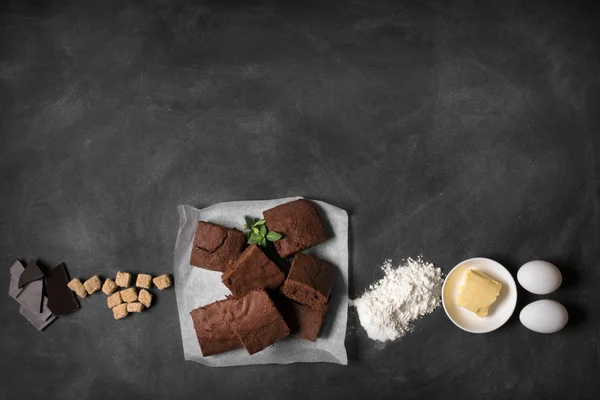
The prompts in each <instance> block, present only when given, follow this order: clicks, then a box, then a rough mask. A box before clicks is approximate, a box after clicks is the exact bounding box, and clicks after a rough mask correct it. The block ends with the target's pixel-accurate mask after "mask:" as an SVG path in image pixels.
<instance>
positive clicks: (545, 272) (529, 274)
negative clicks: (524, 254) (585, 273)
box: [517, 260, 562, 294]
mask: <svg viewBox="0 0 600 400" xmlns="http://www.w3.org/2000/svg"><path fill="white" fill-rule="evenodd" d="M517 280H518V281H519V283H520V284H521V286H523V288H524V289H525V290H527V291H528V292H531V293H534V294H548V293H552V292H554V291H555V290H556V289H558V288H559V287H560V284H561V283H562V275H561V273H560V270H559V269H558V268H556V266H555V265H554V264H551V263H549V262H547V261H540V260H536V261H530V262H528V263H527V264H523V266H522V267H521V268H519V272H517Z"/></svg>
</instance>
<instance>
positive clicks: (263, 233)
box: [260, 225, 267, 236]
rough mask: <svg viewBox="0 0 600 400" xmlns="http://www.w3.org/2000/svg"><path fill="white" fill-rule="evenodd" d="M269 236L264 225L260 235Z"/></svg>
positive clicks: (261, 227)
mask: <svg viewBox="0 0 600 400" xmlns="http://www.w3.org/2000/svg"><path fill="white" fill-rule="evenodd" d="M266 234H267V227H266V226H264V225H261V226H260V235H261V236H265V235H266Z"/></svg>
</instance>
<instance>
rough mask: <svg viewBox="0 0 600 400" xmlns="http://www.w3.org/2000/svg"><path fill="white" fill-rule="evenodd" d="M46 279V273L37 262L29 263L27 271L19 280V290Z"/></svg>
mask: <svg viewBox="0 0 600 400" xmlns="http://www.w3.org/2000/svg"><path fill="white" fill-rule="evenodd" d="M43 277H44V273H43V272H42V270H41V269H40V267H38V265H37V264H36V263H35V261H33V260H32V261H29V264H27V267H26V268H25V271H23V273H22V274H21V277H20V278H19V288H22V287H23V286H25V285H27V284H28V283H29V282H33V281H37V280H38V279H42V278H43Z"/></svg>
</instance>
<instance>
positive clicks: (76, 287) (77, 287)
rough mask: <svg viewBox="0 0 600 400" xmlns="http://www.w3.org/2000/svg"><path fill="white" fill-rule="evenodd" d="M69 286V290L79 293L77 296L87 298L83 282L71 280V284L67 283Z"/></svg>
mask: <svg viewBox="0 0 600 400" xmlns="http://www.w3.org/2000/svg"><path fill="white" fill-rule="evenodd" d="M67 286H68V287H69V289H71V290H72V291H74V292H75V293H77V296H79V297H81V298H82V299H83V298H84V297H85V296H87V292H86V290H85V287H84V286H83V284H82V283H81V281H80V280H79V279H77V278H75V279H73V280H71V282H69V283H67Z"/></svg>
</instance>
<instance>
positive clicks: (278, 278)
mask: <svg viewBox="0 0 600 400" xmlns="http://www.w3.org/2000/svg"><path fill="white" fill-rule="evenodd" d="M284 279H285V275H284V274H283V272H281V270H280V269H279V267H278V266H277V265H275V263H274V262H273V261H271V260H269V258H268V257H267V256H266V255H265V253H263V251H262V250H261V249H260V248H259V247H258V246H257V245H255V244H253V245H251V246H250V247H248V248H247V249H246V250H244V252H243V253H242V255H241V256H239V257H238V258H237V260H235V261H234V262H233V264H232V265H231V267H229V269H228V270H227V271H225V273H224V274H223V276H222V277H221V280H222V281H223V284H224V285H225V286H227V288H228V289H229V290H231V293H232V294H233V295H234V296H235V297H238V298H239V297H243V296H245V295H246V294H248V293H250V292H251V291H253V290H256V289H261V288H264V289H277V288H278V287H279V286H281V284H282V283H283V280H284Z"/></svg>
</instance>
